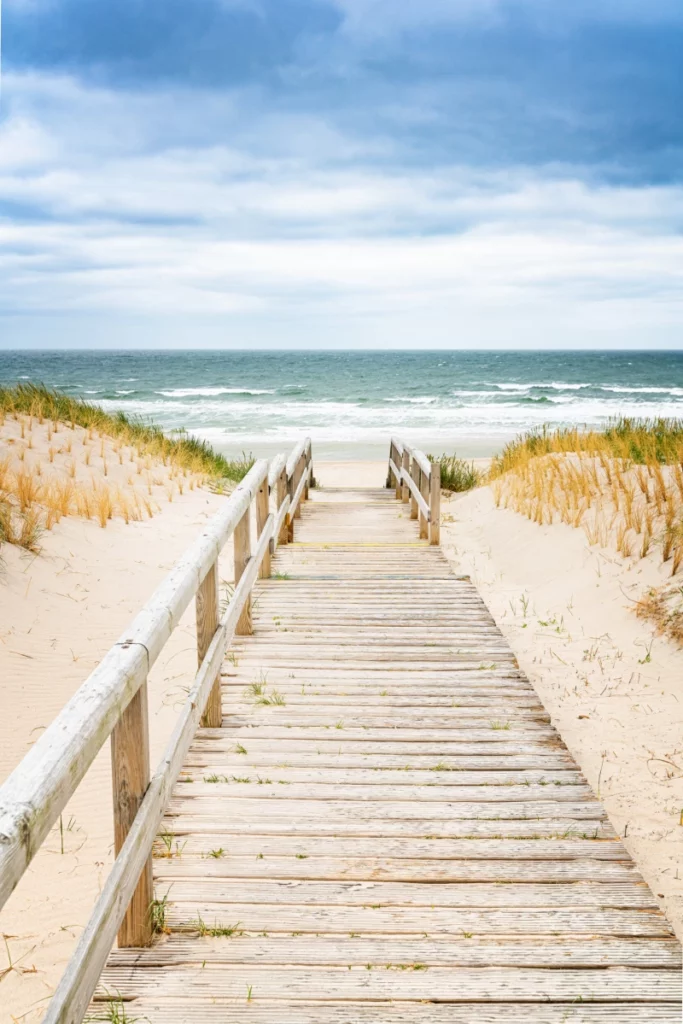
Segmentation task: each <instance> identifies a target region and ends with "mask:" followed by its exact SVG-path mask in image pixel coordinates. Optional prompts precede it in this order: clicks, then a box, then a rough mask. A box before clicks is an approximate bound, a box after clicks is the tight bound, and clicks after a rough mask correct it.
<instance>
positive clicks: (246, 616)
mask: <svg viewBox="0 0 683 1024" xmlns="http://www.w3.org/2000/svg"><path fill="white" fill-rule="evenodd" d="M233 545H234V552H235V586H236V585H237V584H238V583H239V581H240V579H241V577H242V573H243V572H244V570H245V569H246V567H247V562H248V561H249V559H250V558H251V505H249V506H248V508H247V510H246V512H245V513H244V515H243V516H242V518H241V519H240V521H239V522H238V524H237V526H236V527H235V532H234V534H233ZM252 632H253V630H252V625H251V594H250V595H249V597H248V598H247V600H246V602H245V604H244V608H243V609H242V614H241V615H240V617H239V619H238V622H237V627H236V629H235V633H236V635H237V636H251V634H252Z"/></svg>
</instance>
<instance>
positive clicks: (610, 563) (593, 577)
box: [442, 487, 683, 937]
mask: <svg viewBox="0 0 683 1024" xmlns="http://www.w3.org/2000/svg"><path fill="white" fill-rule="evenodd" d="M442 510H443V517H444V520H445V523H444V527H443V530H442V544H443V547H444V549H445V551H446V554H447V555H448V557H449V558H450V559H451V560H452V561H453V563H454V565H455V566H456V567H457V568H458V570H459V571H462V572H467V573H469V574H470V575H471V576H472V579H473V581H474V582H475V583H476V584H477V586H478V587H479V588H480V590H481V593H482V596H483V597H484V600H485V601H486V602H487V604H488V605H489V608H490V609H491V612H492V613H493V615H494V616H495V618H496V621H497V622H498V624H499V626H500V627H501V629H502V630H503V632H504V633H505V635H506V637H507V638H508V640H509V641H510V644H511V646H512V648H513V650H514V651H515V654H516V655H517V656H518V659H519V662H520V665H521V667H522V668H523V669H524V670H525V671H526V672H527V673H528V675H529V678H530V679H531V681H532V683H533V684H534V686H535V687H536V689H537V691H538V693H539V695H540V697H541V700H542V701H543V703H544V704H545V706H546V708H547V710H548V712H549V713H550V715H551V717H552V720H553V723H554V724H555V726H556V727H557V728H558V729H559V731H560V733H561V734H562V737H563V739H564V740H565V742H566V743H567V745H568V747H569V748H570V750H571V752H572V753H573V754H574V756H575V757H576V759H577V761H578V762H579V764H580V766H581V768H582V769H583V771H584V773H585V775H586V777H587V779H588V781H589V782H590V784H591V786H592V787H593V788H594V789H595V790H596V791H597V792H599V795H600V797H601V799H602V800H603V801H604V804H605V807H606V809H607V812H608V813H609V815H610V818H611V820H612V822H613V824H614V826H615V828H616V829H617V831H618V832H619V834H620V835H621V836H623V837H624V841H625V843H626V846H627V847H628V849H629V851H630V853H631V854H632V856H633V858H634V860H635V861H636V863H637V864H638V866H639V867H640V870H641V871H642V873H643V875H644V876H645V878H646V880H647V881H648V883H649V884H650V886H651V887H652V889H653V891H654V893H655V895H656V896H657V898H658V899H659V901H660V904H661V906H662V908H663V910H664V911H665V912H666V914H667V916H668V917H669V920H670V921H671V922H672V923H673V925H674V927H675V928H676V930H677V933H678V935H679V937H680V936H681V935H683V828H682V827H681V825H680V820H681V809H682V808H683V652H682V651H680V650H679V649H677V648H676V647H674V646H673V645H672V644H671V643H670V642H668V641H667V640H665V639H663V638H660V637H657V638H653V633H652V629H651V628H650V626H649V625H648V624H647V623H645V622H643V621H642V620H640V619H638V618H636V616H635V614H634V613H633V605H634V601H635V600H636V599H637V597H639V596H640V595H641V593H642V592H643V590H644V589H646V587H647V586H648V585H650V584H653V583H659V582H662V581H663V580H664V579H665V578H666V576H667V572H668V570H667V569H664V568H662V567H661V566H658V565H657V564H656V560H655V558H652V559H651V558H648V559H645V560H643V561H635V562H632V561H630V560H629V561H628V562H625V561H624V560H623V559H622V558H621V557H620V556H619V555H617V554H616V553H614V552H613V551H607V550H604V549H600V548H595V547H594V548H591V547H590V546H589V545H588V542H587V540H586V535H585V533H584V531H583V530H581V529H572V528H571V527H569V526H565V525H562V524H557V525H554V526H538V525H536V524H534V523H531V522H529V520H527V519H526V518H524V517H522V516H520V515H518V514H517V513H515V512H512V511H508V510H505V509H497V508H495V505H494V501H493V496H492V494H491V491H490V489H489V488H488V487H485V488H481V489H479V490H477V491H475V492H473V493H471V494H469V495H463V496H454V497H453V499H452V500H451V501H445V502H444V504H443V507H442Z"/></svg>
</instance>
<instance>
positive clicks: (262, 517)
mask: <svg viewBox="0 0 683 1024" xmlns="http://www.w3.org/2000/svg"><path fill="white" fill-rule="evenodd" d="M269 504H270V491H269V487H268V476H267V475H266V476H265V477H264V478H263V481H262V482H261V486H260V487H259V489H258V491H257V494H256V538H257V539H258V538H259V537H260V536H261V534H262V533H263V527H264V526H265V525H266V520H267V518H268V513H269V507H268V506H269ZM258 574H259V579H262V580H263V579H266V580H267V579H268V577H269V576H270V549H269V548H268V549H267V550H266V552H265V554H264V556H263V561H262V562H261V565H260V567H259V571H258Z"/></svg>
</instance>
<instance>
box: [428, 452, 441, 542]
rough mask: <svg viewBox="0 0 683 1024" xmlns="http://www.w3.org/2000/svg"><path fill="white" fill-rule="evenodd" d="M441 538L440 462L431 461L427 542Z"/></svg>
mask: <svg viewBox="0 0 683 1024" xmlns="http://www.w3.org/2000/svg"><path fill="white" fill-rule="evenodd" d="M440 539H441V463H440V462H432V472H431V474H430V477H429V543H430V544H438V543H439V541H440Z"/></svg>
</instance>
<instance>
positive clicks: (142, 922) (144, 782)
mask: <svg viewBox="0 0 683 1024" xmlns="http://www.w3.org/2000/svg"><path fill="white" fill-rule="evenodd" d="M111 767H112V789H113V795H114V854H115V856H118V854H119V852H120V850H121V847H122V846H123V844H124V842H125V841H126V836H127V835H128V832H129V831H130V827H131V825H132V824H133V820H134V818H135V815H136V814H137V813H138V809H139V807H140V804H141V803H142V798H143V797H144V795H145V793H146V791H147V787H148V786H149V721H148V712H147V681H146V680H145V682H144V683H143V684H142V685H141V687H140V689H139V690H138V691H137V693H136V694H135V696H134V697H133V698H132V700H131V701H130V703H129V704H128V707H127V708H126V709H125V710H124V712H123V714H122V715H121V717H120V719H119V720H118V722H117V723H116V725H115V726H114V729H113V731H112V734H111ZM152 899H153V886H152V856H151V853H150V856H149V857H148V858H147V860H146V861H145V866H144V868H143V869H142V873H141V874H140V878H139V880H138V884H137V886H136V889H135V892H134V893H133V898H132V899H131V901H130V904H129V906H128V909H127V910H126V916H125V917H124V919H123V921H122V922H121V927H120V928H119V934H118V942H119V946H121V947H126V946H148V945H149V944H150V942H151V941H152V934H153V933H152V918H151V915H150V908H151V904H152Z"/></svg>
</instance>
